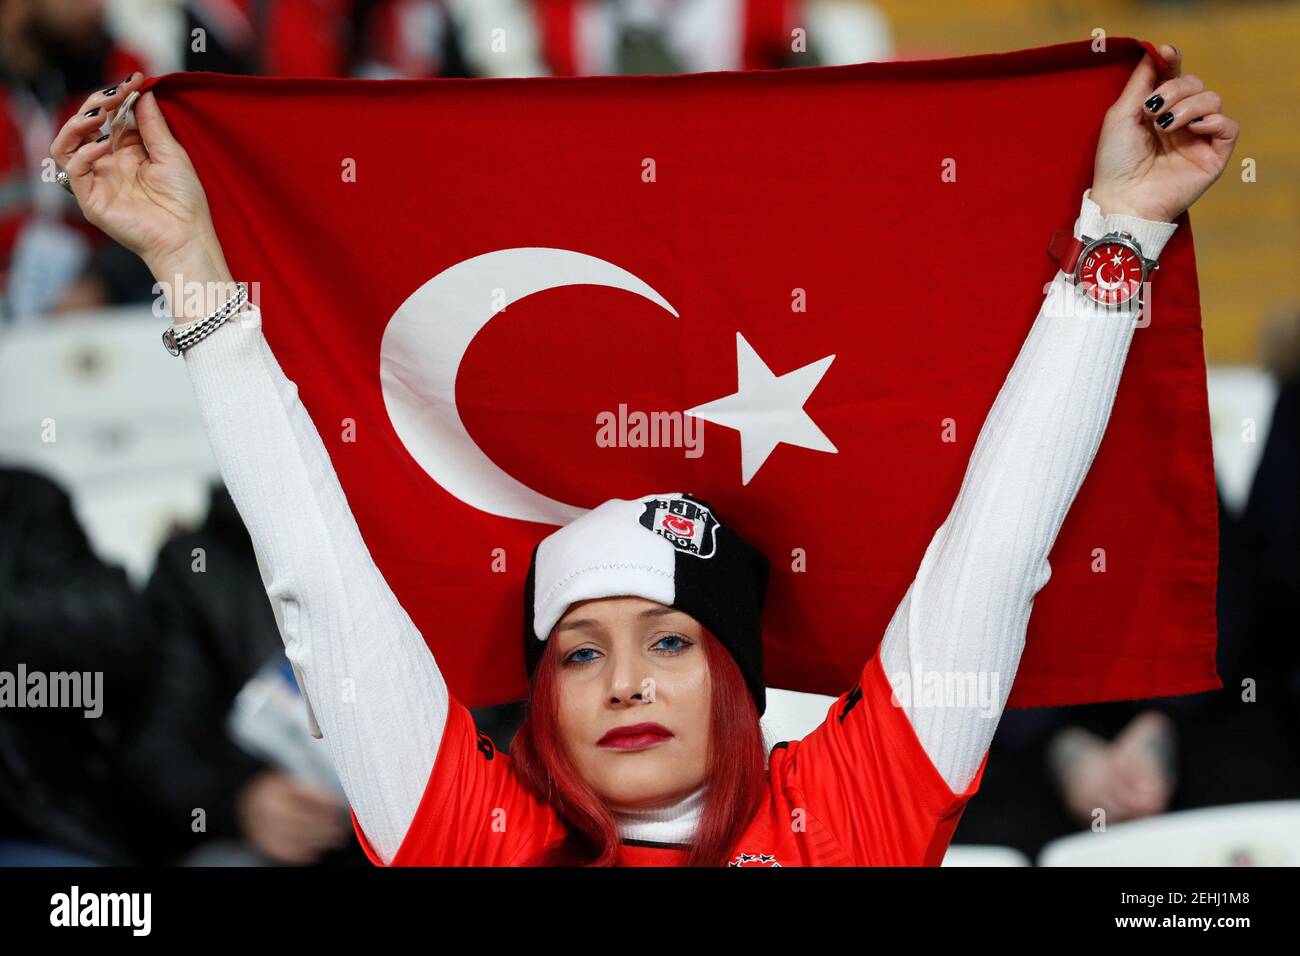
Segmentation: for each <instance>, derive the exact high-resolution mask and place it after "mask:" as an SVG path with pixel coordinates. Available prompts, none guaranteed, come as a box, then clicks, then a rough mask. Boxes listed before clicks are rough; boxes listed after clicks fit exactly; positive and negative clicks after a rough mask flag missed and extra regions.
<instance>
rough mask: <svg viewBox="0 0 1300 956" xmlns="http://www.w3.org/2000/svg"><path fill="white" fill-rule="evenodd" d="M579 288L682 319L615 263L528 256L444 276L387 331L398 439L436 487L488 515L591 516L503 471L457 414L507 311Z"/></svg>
mask: <svg viewBox="0 0 1300 956" xmlns="http://www.w3.org/2000/svg"><path fill="white" fill-rule="evenodd" d="M570 285H598V286H606V287H608V288H612V289H623V290H625V291H627V292H632V293H635V294H636V295H639V296H642V297H643V298H646V299H649V300H650V301H651V302H653V303H655V304H656V305H658V306H659V307H660V308H663V309H665V310H666V311H668V312H670V313H672V315H673V317H674V318H678V317H679V316H678V315H677V311H676V310H675V309H674V308H673V307H672V306H671V305H669V304H668V302H667V301H666V300H665V299H664V297H663V296H661V295H660V294H659V293H658V292H656V291H655V290H654V289H652V288H651V287H650V286H648V285H646V283H644V282H642V281H641V280H640V279H638V278H637V277H636V276H634V275H633V274H632V273H630V272H628V271H627V270H625V269H621V268H619V267H618V266H616V265H614V264H613V263H611V262H606V261H605V260H604V259H598V258H596V257H595V256H589V255H586V254H585V253H581V252H573V251H572V250H569V249H548V248H544V247H527V248H518V249H499V250H497V251H496V252H487V253H484V254H483V255H481V256H475V257H474V258H472V259H466V260H464V261H463V262H458V263H456V265H454V266H451V267H450V268H448V269H445V270H443V271H442V272H440V273H438V274H437V275H436V276H434V277H433V278H432V279H430V280H429V281H428V282H426V283H424V285H422V286H420V288H418V289H416V290H415V292H413V293H412V294H411V295H410V296H409V297H408V298H407V300H406V301H405V302H403V303H402V304H401V305H400V306H399V307H398V309H397V311H396V312H394V313H393V316H392V318H390V319H389V320H388V325H387V326H386V327H385V329H384V338H383V342H382V344H381V345H380V349H379V380H380V385H381V387H382V389H383V395H384V405H385V406H386V407H387V409H388V417H389V419H390V420H391V421H392V423H393V428H394V430H395V431H396V432H397V436H398V438H400V439H401V441H402V444H403V445H405V446H406V450H407V451H408V452H409V453H410V455H411V457H412V458H414V459H415V461H416V463H417V464H419V466H420V467H421V468H423V469H424V470H425V472H426V473H427V474H428V475H429V477H430V478H432V479H433V480H434V481H435V482H437V483H438V484H439V485H440V486H442V487H443V488H444V489H446V490H447V491H448V492H450V493H451V494H453V495H455V496H456V497H457V498H459V499H460V500H461V501H463V502H464V503H465V504H467V505H469V506H471V507H473V508H477V509H479V510H480V511H484V512H487V513H488V514H491V515H498V516H500V517H502V518H516V519H518V520H520V521H536V522H540V523H542V524H552V525H563V524H568V523H569V522H570V521H572V520H573V519H574V518H577V517H579V516H580V515H582V514H583V513H584V512H585V511H586V510H587V509H585V508H580V507H577V506H576V505H570V504H565V503H564V502H562V501H557V500H555V499H554V498H548V497H547V496H546V495H543V494H540V493H539V492H537V491H534V490H533V489H532V488H529V487H528V486H527V485H525V484H524V483H523V482H521V481H519V480H518V479H516V478H515V477H514V476H512V475H510V474H508V473H507V472H505V471H504V470H502V469H501V468H500V467H498V466H497V465H496V464H495V463H494V462H493V461H492V459H490V458H489V457H488V456H487V455H486V454H485V453H484V452H483V449H481V448H480V447H479V446H478V444H477V443H476V442H475V441H474V439H473V438H472V437H470V434H469V432H468V431H466V429H465V423H464V422H463V421H461V417H460V410H459V409H458V408H457V407H456V376H457V374H458V373H459V371H460V363H461V361H462V360H463V359H464V357H465V352H466V350H467V349H468V348H469V345H470V342H472V341H473V340H474V336H476V335H477V334H478V333H479V331H480V330H481V329H482V328H483V327H484V326H485V325H487V324H488V322H490V321H491V320H492V317H493V316H494V315H495V314H496V313H497V312H498V311H500V310H501V309H504V308H507V307H509V306H511V305H513V304H514V303H516V302H518V301H519V300H520V299H523V298H525V297H527V296H530V295H532V294H533V293H535V292H541V291H543V290H546V289H557V288H560V287H562V286H570Z"/></svg>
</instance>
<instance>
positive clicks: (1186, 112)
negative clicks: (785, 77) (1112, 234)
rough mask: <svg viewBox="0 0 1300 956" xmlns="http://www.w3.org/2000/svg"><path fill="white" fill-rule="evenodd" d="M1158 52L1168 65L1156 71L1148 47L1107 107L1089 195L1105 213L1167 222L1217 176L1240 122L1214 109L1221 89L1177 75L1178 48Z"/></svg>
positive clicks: (1179, 67) (1218, 105) (1218, 107)
mask: <svg viewBox="0 0 1300 956" xmlns="http://www.w3.org/2000/svg"><path fill="white" fill-rule="evenodd" d="M1160 55H1161V56H1162V57H1164V58H1165V60H1166V61H1167V62H1168V63H1169V69H1168V70H1167V71H1165V73H1164V74H1159V73H1158V72H1157V70H1156V62H1155V60H1154V59H1153V58H1152V56H1151V54H1149V53H1148V54H1147V55H1146V56H1144V57H1143V58H1142V62H1141V63H1139V64H1138V65H1137V68H1136V69H1135V70H1134V71H1133V75H1132V76H1131V77H1129V81H1128V85H1127V86H1125V87H1124V92H1123V93H1121V94H1120V97H1119V99H1118V100H1116V101H1115V103H1114V105H1113V106H1111V108H1110V109H1109V110H1108V111H1107V112H1106V119H1105V122H1104V123H1103V124H1102V127H1101V140H1100V142H1099V143H1098V144H1097V160H1096V164H1095V165H1094V167H1093V179H1092V192H1091V193H1090V195H1091V197H1092V199H1093V201H1094V202H1096V203H1097V204H1098V205H1099V206H1100V207H1101V211H1102V213H1103V214H1107V213H1125V214H1128V215H1131V216H1138V217H1140V218H1142V219H1152V220H1157V221H1160V222H1172V221H1173V220H1175V219H1177V218H1178V217H1179V216H1180V215H1182V213H1183V211H1184V210H1186V209H1187V208H1188V207H1189V206H1190V205H1191V204H1192V203H1194V202H1196V200H1197V199H1199V198H1200V196H1201V194H1202V193H1204V192H1205V191H1206V190H1207V189H1209V188H1210V186H1212V185H1213V184H1214V181H1215V180H1217V179H1218V178H1219V176H1220V175H1222V174H1223V170H1224V169H1225V168H1226V167H1227V165H1228V157H1229V156H1231V155H1232V150H1233V148H1234V147H1235V146H1236V145H1237V135H1238V133H1239V132H1240V127H1238V125H1237V124H1236V123H1235V122H1234V121H1233V120H1231V119H1229V118H1228V117H1227V116H1224V115H1223V113H1221V112H1220V110H1221V109H1222V107H1223V102H1222V100H1221V99H1220V98H1219V94H1218V93H1215V92H1214V91H1213V90H1207V89H1206V88H1205V84H1204V83H1202V82H1201V80H1200V79H1199V78H1198V77H1196V76H1192V75H1190V74H1189V75H1187V76H1182V75H1181V74H1182V63H1183V61H1182V54H1181V53H1179V52H1178V48H1177V47H1175V46H1172V45H1170V44H1168V43H1166V44H1165V45H1164V46H1162V47H1160ZM1157 97H1158V98H1159V101H1157V99H1156V98H1157ZM1166 114H1172V115H1171V118H1170V119H1169V120H1168V121H1167V122H1166V124H1165V125H1164V126H1163V127H1161V126H1159V125H1158V124H1157V120H1159V119H1161V118H1162V117H1164V116H1165V115H1166Z"/></svg>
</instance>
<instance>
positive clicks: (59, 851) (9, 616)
mask: <svg viewBox="0 0 1300 956" xmlns="http://www.w3.org/2000/svg"><path fill="white" fill-rule="evenodd" d="M150 643H151V638H150V635H149V633H148V625H147V621H146V619H145V616H144V614H143V613H142V610H141V606H140V603H139V601H138V598H137V597H136V595H135V594H134V592H133V591H132V589H131V586H130V583H129V582H128V580H127V578H126V575H125V574H124V573H123V572H122V570H121V569H119V568H116V567H111V566H108V565H106V564H104V563H103V562H102V561H100V560H99V558H98V557H96V556H95V554H94V552H93V551H92V550H91V547H90V543H89V541H88V540H87V538H86V534H85V532H84V531H83V530H82V528H81V525H80V524H79V523H78V521H77V519H76V517H75V515H74V514H73V511H72V503H71V501H70V500H69V497H68V495H67V493H65V492H64V491H63V489H61V488H60V487H59V486H58V485H57V484H55V483H54V482H53V481H51V480H49V479H48V478H45V477H44V476H42V475H40V474H37V473H36V472H34V471H30V470H27V469H22V468H4V467H0V672H3V673H4V675H6V677H5V679H6V680H7V681H8V682H9V687H10V689H11V693H12V692H14V691H16V692H17V693H24V691H25V690H27V689H28V688H29V687H31V686H32V685H30V684H28V683H27V682H26V681H24V684H26V686H20V685H18V683H17V681H18V675H20V674H24V675H28V676H30V675H43V676H44V678H45V679H48V680H50V681H51V683H52V682H53V675H58V674H66V675H76V676H78V677H79V678H80V677H85V678H86V679H87V680H93V679H94V675H96V674H98V675H100V677H99V678H98V680H99V681H100V684H99V687H98V689H97V690H93V691H91V693H93V694H94V696H95V697H97V698H98V701H97V704H96V706H94V707H92V708H85V707H79V706H59V707H54V706H38V707H32V706H23V707H19V706H17V705H16V701H15V700H14V699H12V698H11V699H8V700H6V701H5V703H4V706H3V708H2V709H0V865H13V864H22V865H41V864H54V863H58V864H74V865H75V864H91V863H103V864H122V863H130V862H134V861H135V859H136V858H137V854H136V852H135V850H134V847H133V838H132V835H131V833H130V831H129V827H128V826H127V825H126V822H125V821H126V820H127V819H128V806H129V803H130V797H129V795H128V794H127V793H126V788H125V785H124V783H123V779H122V776H121V773H120V767H121V759H120V758H121V754H122V752H123V743H124V740H125V739H126V738H127V737H128V736H129V734H130V733H131V732H132V729H133V727H134V726H135V721H136V720H137V718H138V712H137V711H136V710H135V701H136V700H138V698H139V694H140V690H141V687H142V686H143V685H144V683H145V682H146V681H147V679H148V678H147V673H148V668H147V660H146V655H147V650H148V647H149V646H150ZM34 699H35V698H33V697H31V696H30V695H29V696H28V698H27V700H28V701H31V700H34ZM83 703H84V701H83ZM96 710H98V711H99V713H98V715H97V716H88V714H91V713H93V712H94V711H96Z"/></svg>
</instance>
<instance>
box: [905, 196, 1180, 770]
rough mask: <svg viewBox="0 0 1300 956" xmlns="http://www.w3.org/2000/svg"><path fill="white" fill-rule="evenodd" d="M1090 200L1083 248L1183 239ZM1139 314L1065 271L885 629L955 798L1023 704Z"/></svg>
mask: <svg viewBox="0 0 1300 956" xmlns="http://www.w3.org/2000/svg"><path fill="white" fill-rule="evenodd" d="M1090 193H1091V190H1088V191H1087V192H1085V193H1084V194H1083V202H1082V205H1081V208H1080V215H1079V218H1078V219H1077V220H1076V221H1075V227H1074V234H1075V236H1076V237H1079V236H1081V235H1086V236H1088V237H1089V238H1099V237H1100V236H1101V235H1103V234H1104V233H1105V232H1110V231H1112V230H1117V229H1118V230H1124V231H1127V232H1130V233H1132V234H1133V236H1134V237H1135V238H1136V239H1137V240H1138V242H1139V244H1140V245H1141V248H1142V251H1143V254H1144V256H1145V257H1146V258H1148V259H1155V258H1156V257H1157V256H1158V255H1159V254H1160V252H1161V250H1163V248H1164V246H1165V243H1166V242H1167V241H1168V239H1169V237H1170V236H1171V235H1173V232H1174V230H1175V229H1176V228H1177V226H1176V225H1175V224H1173V223H1168V222H1152V221H1149V220H1143V219H1136V218H1133V217H1130V216H1119V215H1110V216H1106V217H1104V218H1103V217H1102V215H1101V211H1100V209H1099V208H1098V207H1097V204H1096V203H1094V202H1093V201H1092V199H1091V195H1090ZM1044 245H1046V236H1045V237H1044ZM1157 275H1158V273H1157ZM1154 286H1155V287H1156V288H1157V289H1158V286H1159V281H1158V280H1156V281H1155V282H1154ZM1136 315H1137V310H1136V308H1130V309H1126V310H1122V311H1112V312H1109V313H1108V312H1107V311H1106V310H1104V309H1102V308H1101V307H1100V306H1098V305H1096V303H1094V302H1092V301H1091V300H1090V299H1088V298H1087V297H1086V296H1085V295H1084V294H1083V293H1082V292H1080V291H1079V290H1077V289H1076V288H1075V287H1074V286H1073V285H1071V284H1069V283H1067V282H1066V280H1065V276H1064V274H1063V273H1061V272H1060V271H1058V272H1057V273H1056V277H1055V279H1054V280H1053V282H1052V284H1051V287H1050V291H1049V293H1048V294H1047V296H1046V297H1045V299H1044V302H1043V306H1042V308H1041V309H1040V311H1039V313H1038V316H1037V318H1036V319H1035V320H1034V324H1033V326H1032V327H1031V329H1030V331H1029V335H1028V336H1027V337H1026V339H1025V343H1024V345H1023V347H1022V348H1021V350H1020V353H1019V355H1018V356H1017V358H1016V361H1015V363H1014V364H1013V366H1012V368H1011V371H1010V373H1009V374H1008V375H1007V379H1006V382H1005V383H1003V386H1002V389H1001V391H999V392H998V395H997V398H996V399H995V400H994V402H993V407H992V409H991V410H990V411H989V414H988V417H987V419H986V420H985V422H984V425H983V427H982V428H981V430H980V433H979V436H978V438H977V439H976V441H975V447H974V449H973V450H972V452H971V457H970V462H969V463H968V465H967V468H966V474H965V477H964V478H963V480H962V485H961V489H960V491H959V492H958V494H957V500H956V502H955V503H954V504H953V506H952V510H951V511H950V512H949V514H948V517H947V518H946V519H945V520H944V522H943V524H942V525H940V527H939V529H938V531H936V532H935V535H934V537H933V538H932V539H931V541H930V544H929V547H927V548H926V551H925V556H924V557H923V558H922V560H921V565H920V568H919V569H918V571H917V573H916V578H915V579H914V580H913V581H912V583H911V585H910V586H909V587H908V589H907V593H906V594H905V595H904V596H903V599H902V601H901V603H900V604H899V606H898V609H897V610H896V611H895V612H894V616H893V618H892V619H891V621H890V623H889V626H888V627H887V629H886V631H885V636H884V639H883V642H882V645H881V660H882V663H883V664H884V669H885V673H886V674H887V675H888V676H889V678H890V681H891V683H892V684H893V686H894V688H895V692H896V696H897V697H898V698H899V700H900V702H901V703H902V705H903V709H904V710H905V711H906V713H907V715H908V718H909V719H910V720H911V722H912V725H913V727H914V728H915V729H916V733H917V736H918V738H919V739H920V741H921V743H922V745H923V746H924V747H925V749H926V752H927V753H928V754H929V755H930V759H931V760H932V762H933V763H934V765H935V767H936V768H937V769H938V770H939V772H940V773H941V774H942V775H943V777H944V779H945V780H946V781H947V782H948V785H949V787H950V788H951V789H952V790H953V791H954V792H956V793H961V792H963V791H964V790H965V789H966V787H968V786H969V785H970V783H971V781H972V780H973V779H974V777H975V773H976V771H977V770H978V769H979V765H980V763H981V761H982V760H983V758H984V754H985V752H986V751H987V750H988V747H989V744H990V743H991V742H992V740H993V732H994V730H995V729H996V728H997V724H998V720H999V719H1000V717H1001V715H1002V711H1003V709H1004V708H1005V706H1006V702H1007V698H1008V697H1009V696H1010V694H1011V682H1012V679H1013V678H1014V677H1015V673H1016V668H1017V667H1018V666H1019V662H1020V655H1021V653H1022V651H1023V650H1024V646H1025V632H1026V628H1027V627H1028V624H1029V615H1030V611H1031V610H1032V609H1033V603H1034V595H1035V594H1037V592H1038V591H1039V590H1040V589H1042V587H1043V586H1044V585H1045V584H1046V583H1047V581H1048V579H1049V577H1050V576H1051V567H1050V566H1049V565H1048V562H1047V556H1048V554H1049V553H1050V552H1051V550H1052V545H1053V543H1054V542H1055V541H1056V536H1057V533H1058V532H1059V531H1060V528H1061V525H1062V523H1063V522H1064V521H1065V515H1066V513H1067V512H1068V511H1069V509H1070V505H1071V504H1073V502H1074V499H1075V496H1076V495H1077V493H1078V491H1079V488H1080V486H1081V485H1082V484H1083V479H1084V477H1085V476H1086V475H1087V473H1088V469H1089V468H1090V467H1091V466H1092V462H1093V459H1094V458H1095V457H1096V454H1097V449H1098V447H1099V446H1100V444H1101V438H1102V434H1103V432H1104V431H1105V429H1106V424H1107V422H1108V421H1109V419H1110V413H1111V408H1112V406H1113V405H1114V402H1115V394H1116V392H1117V390H1118V389H1119V381H1120V375H1121V373H1122V372H1123V370H1124V362H1125V360H1126V358H1127V357H1128V351H1129V345H1130V344H1131V342H1132V339H1133V335H1134V328H1135V319H1136Z"/></svg>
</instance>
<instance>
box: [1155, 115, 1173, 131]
mask: <svg viewBox="0 0 1300 956" xmlns="http://www.w3.org/2000/svg"><path fill="white" fill-rule="evenodd" d="M1173 121H1174V114H1173V112H1172V111H1170V112H1168V113H1162V114H1161V115H1160V116H1158V117H1156V125H1157V126H1159V127H1160V128H1161V129H1165V128H1166V127H1167V126H1168V125H1169V124H1170V123H1172V122H1173Z"/></svg>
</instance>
